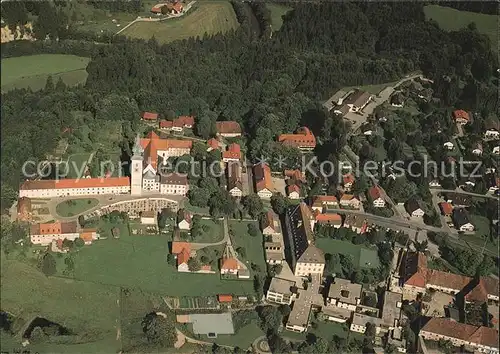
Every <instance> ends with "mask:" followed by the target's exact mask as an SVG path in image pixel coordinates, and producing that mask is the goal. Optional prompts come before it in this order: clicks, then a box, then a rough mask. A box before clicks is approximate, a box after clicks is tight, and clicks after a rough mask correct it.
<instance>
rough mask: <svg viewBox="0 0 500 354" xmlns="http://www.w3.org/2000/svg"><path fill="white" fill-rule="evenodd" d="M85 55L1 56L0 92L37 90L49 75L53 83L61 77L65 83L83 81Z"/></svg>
mask: <svg viewBox="0 0 500 354" xmlns="http://www.w3.org/2000/svg"><path fill="white" fill-rule="evenodd" d="M89 60H90V59H89V58H84V57H78V56H75V55H63V54H39V55H27V56H21V57H15V58H6V59H2V75H1V76H2V85H1V88H2V92H5V91H8V90H12V89H15V88H28V87H31V89H32V90H34V91H36V90H40V89H42V88H44V87H45V83H46V81H47V77H48V76H49V75H52V79H53V81H54V84H56V83H57V80H59V78H62V80H63V81H64V83H65V84H66V85H68V86H74V85H78V84H83V83H85V81H86V80H87V71H86V70H85V68H86V67H87V64H88V63H89Z"/></svg>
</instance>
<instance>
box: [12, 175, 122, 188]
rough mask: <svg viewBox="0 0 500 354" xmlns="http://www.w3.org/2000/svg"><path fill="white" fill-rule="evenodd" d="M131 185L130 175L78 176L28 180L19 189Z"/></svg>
mask: <svg viewBox="0 0 500 354" xmlns="http://www.w3.org/2000/svg"><path fill="white" fill-rule="evenodd" d="M128 185H130V181H129V179H128V177H111V178H77V179H68V178H67V179H60V180H50V181H48V180H45V181H26V182H24V183H23V184H22V185H21V186H20V187H19V189H22V190H33V189H68V188H103V187H125V186H128Z"/></svg>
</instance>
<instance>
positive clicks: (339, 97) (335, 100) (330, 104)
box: [323, 90, 347, 112]
mask: <svg viewBox="0 0 500 354" xmlns="http://www.w3.org/2000/svg"><path fill="white" fill-rule="evenodd" d="M346 95H347V92H345V91H342V90H339V91H337V92H336V93H335V94H334V95H333V96H332V97H330V98H329V99H328V100H327V101H326V102H325V103H323V107H325V108H326V109H327V110H328V112H330V111H331V110H332V109H333V108H334V107H335V106H341V105H342V102H343V101H344V98H345V96H346Z"/></svg>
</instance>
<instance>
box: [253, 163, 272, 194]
mask: <svg viewBox="0 0 500 354" xmlns="http://www.w3.org/2000/svg"><path fill="white" fill-rule="evenodd" d="M254 177H255V182H256V183H255V186H256V187H257V192H260V191H261V190H263V189H268V190H269V191H271V192H272V190H273V181H272V179H271V169H270V168H269V165H267V164H265V163H260V164H257V165H255V166H254Z"/></svg>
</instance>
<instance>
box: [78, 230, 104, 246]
mask: <svg viewBox="0 0 500 354" xmlns="http://www.w3.org/2000/svg"><path fill="white" fill-rule="evenodd" d="M79 237H80V238H81V239H82V240H83V242H84V243H85V245H91V244H92V242H93V241H94V240H98V239H99V238H100V235H99V234H98V233H97V229H82V230H80V236H79Z"/></svg>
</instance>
